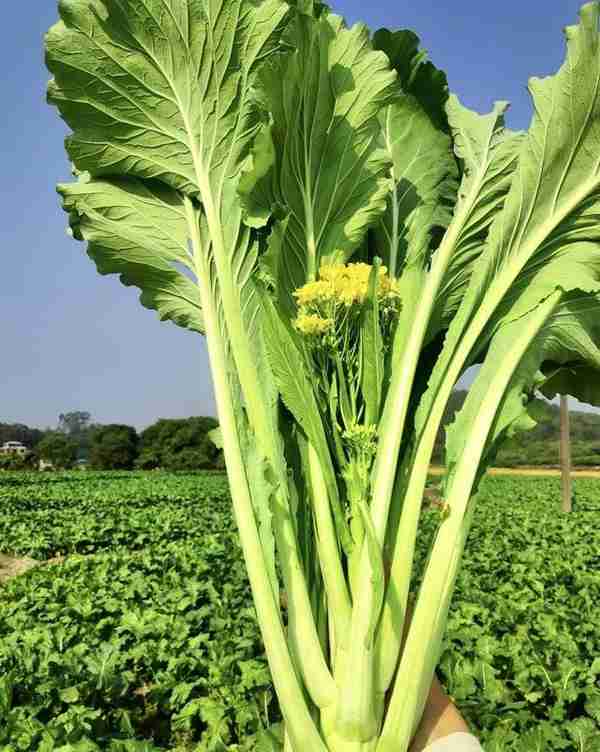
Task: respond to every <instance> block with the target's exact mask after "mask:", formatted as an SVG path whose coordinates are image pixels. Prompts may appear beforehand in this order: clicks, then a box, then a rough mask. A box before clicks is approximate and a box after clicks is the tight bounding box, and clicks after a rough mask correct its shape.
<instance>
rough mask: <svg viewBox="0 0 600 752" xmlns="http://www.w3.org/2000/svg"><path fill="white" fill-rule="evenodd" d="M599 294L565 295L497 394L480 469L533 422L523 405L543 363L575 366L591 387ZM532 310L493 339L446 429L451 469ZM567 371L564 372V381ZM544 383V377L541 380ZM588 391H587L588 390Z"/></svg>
mask: <svg viewBox="0 0 600 752" xmlns="http://www.w3.org/2000/svg"><path fill="white" fill-rule="evenodd" d="M599 312H600V295H596V296H591V295H586V294H581V293H578V292H573V293H569V294H566V295H564V297H563V299H562V301H561V302H560V304H559V306H558V307H557V308H556V310H555V311H554V312H553V313H552V315H551V316H550V317H549V319H548V320H547V322H546V324H545V325H544V327H543V328H542V330H541V331H540V332H539V334H538V335H537V336H536V337H535V339H533V340H532V343H531V346H530V348H529V350H528V351H527V353H526V355H525V356H524V357H523V359H522V361H521V363H520V365H519V367H518V369H517V370H516V372H515V374H514V376H513V378H512V381H511V383H510V385H509V387H508V389H507V390H506V392H505V393H504V394H502V395H500V394H499V395H498V404H499V409H498V412H497V415H496V417H495V420H494V423H493V427H492V430H491V432H490V434H489V436H488V438H487V442H486V448H485V450H484V454H483V456H484V460H483V463H482V468H481V469H482V470H483V469H484V468H485V466H486V465H487V464H488V463H489V462H490V461H491V459H493V456H494V453H495V452H496V451H497V448H498V443H499V442H500V441H501V440H502V439H503V438H504V437H505V436H507V435H511V434H512V433H514V432H515V430H523V429H527V428H532V427H533V426H535V424H536V422H535V420H533V419H532V416H531V414H530V413H528V412H527V403H528V401H529V400H530V399H531V398H532V396H533V392H534V389H535V388H536V387H537V386H538V385H539V383H540V370H542V371H543V368H544V364H545V363H548V362H550V363H555V364H556V363H560V362H561V361H566V362H569V361H571V362H575V363H580V364H581V365H582V366H584V367H586V368H587V369H589V370H590V371H593V372H594V379H593V381H592V383H594V384H596V383H598V380H599V378H600V347H599V345H600V317H599V316H598V313H599ZM534 317H535V310H534V311H532V312H530V313H529V314H527V315H526V316H524V317H522V318H520V319H518V320H516V321H512V322H510V323H507V324H504V325H503V326H502V327H500V329H499V330H498V332H497V334H496V335H495V336H494V337H493V339H492V341H491V343H490V346H489V350H488V353H487V356H486V358H485V360H484V363H483V365H482V367H481V369H480V371H479V373H478V374H477V377H476V378H475V381H474V382H473V385H472V386H471V388H470V390H469V394H468V396H467V399H466V400H465V403H464V405H463V408H462V410H461V411H460V412H459V413H457V416H456V419H455V422H454V423H453V424H452V425H451V426H450V427H448V428H447V429H446V435H447V442H446V447H447V462H448V465H449V467H450V475H451V474H452V467H453V466H454V464H455V463H456V462H457V461H458V459H459V458H460V457H461V456H462V455H463V453H464V449H465V441H467V440H468V436H469V426H470V425H471V423H472V422H473V420H474V419H475V417H476V416H477V415H478V413H479V410H480V408H481V403H482V401H483V399H484V398H486V397H487V396H488V395H489V385H490V382H491V381H492V379H493V377H494V375H495V374H496V372H497V370H498V364H499V363H502V362H503V360H505V359H506V358H507V356H508V355H509V354H510V352H511V349H512V347H513V343H514V342H515V340H516V338H517V336H519V335H521V334H522V333H523V332H524V331H525V330H526V328H527V326H528V323H529V319H533V318H534ZM567 373H568V372H567V370H566V369H565V370H564V378H565V379H566V376H567ZM542 378H543V377H542ZM590 391H591V389H590Z"/></svg>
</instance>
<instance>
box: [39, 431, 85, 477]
mask: <svg viewBox="0 0 600 752" xmlns="http://www.w3.org/2000/svg"><path fill="white" fill-rule="evenodd" d="M78 450H79V446H78V444H77V442H76V441H75V439H72V438H71V437H70V436H67V435H66V434H64V433H61V432H60V431H50V432H48V433H47V434H46V435H45V436H44V438H43V439H42V440H41V441H40V443H39V444H38V445H37V449H36V451H37V454H38V455H39V457H41V459H43V460H48V461H49V462H51V463H52V464H53V465H54V467H56V468H61V469H69V468H70V467H73V465H74V464H75V460H76V459H77V452H78Z"/></svg>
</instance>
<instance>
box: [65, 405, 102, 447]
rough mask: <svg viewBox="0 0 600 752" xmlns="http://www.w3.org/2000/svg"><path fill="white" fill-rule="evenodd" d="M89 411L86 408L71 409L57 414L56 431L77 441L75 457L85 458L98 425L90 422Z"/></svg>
mask: <svg viewBox="0 0 600 752" xmlns="http://www.w3.org/2000/svg"><path fill="white" fill-rule="evenodd" d="M91 417H92V416H91V413H89V412H88V411H87V410H71V412H68V413H60V415H59V416H58V431H60V432H61V433H64V434H66V435H67V436H69V437H70V438H72V439H73V440H74V441H76V442H77V458H78V459H86V458H87V457H88V454H89V449H90V444H91V441H92V436H93V434H94V431H95V430H96V429H97V428H98V427H99V425H98V424H97V423H91V422H90V420H91Z"/></svg>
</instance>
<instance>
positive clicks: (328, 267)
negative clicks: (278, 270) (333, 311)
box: [294, 262, 397, 308]
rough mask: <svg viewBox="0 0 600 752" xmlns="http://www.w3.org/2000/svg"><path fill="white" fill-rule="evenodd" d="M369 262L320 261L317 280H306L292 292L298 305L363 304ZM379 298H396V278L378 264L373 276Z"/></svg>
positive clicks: (367, 281) (366, 290) (369, 270)
mask: <svg viewBox="0 0 600 752" xmlns="http://www.w3.org/2000/svg"><path fill="white" fill-rule="evenodd" d="M372 269H373V267H372V266H371V264H365V263H363V262H357V263H354V264H323V266H321V268H320V269H319V279H318V280H317V281H315V282H307V284H305V285H304V286H303V287H300V288H299V289H298V290H296V291H295V292H294V297H295V298H296V300H297V302H298V305H299V306H308V305H318V304H319V303H328V302H334V303H338V304H341V305H344V306H346V307H348V308H349V307H350V306H352V305H354V304H355V303H358V304H360V303H363V302H364V300H365V298H366V297H367V293H368V290H369V278H370V276H371V271H372ZM377 295H378V297H379V298H393V297H397V291H396V280H392V279H390V278H389V277H388V274H387V268H386V267H385V266H380V267H379V273H378V278H377Z"/></svg>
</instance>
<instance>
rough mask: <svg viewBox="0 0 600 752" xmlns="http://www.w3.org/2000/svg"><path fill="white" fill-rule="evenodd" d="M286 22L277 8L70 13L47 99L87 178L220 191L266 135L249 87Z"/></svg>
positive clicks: (168, 3) (97, 4)
mask: <svg viewBox="0 0 600 752" xmlns="http://www.w3.org/2000/svg"><path fill="white" fill-rule="evenodd" d="M286 12H287V8H286V6H285V5H284V4H283V3H280V2H278V1H277V0H265V2H262V3H259V4H253V3H250V2H246V1H245V0H227V2H225V0H186V1H185V2H180V0H147V1H146V2H144V3H141V4H140V3H139V2H138V1H137V0H94V2H89V1H88V0H70V1H69V2H62V3H61V4H60V13H61V21H60V22H59V23H57V24H56V25H55V26H53V27H52V29H50V31H49V32H48V34H47V37H46V62H47V65H48V67H49V69H50V71H51V72H52V73H53V75H54V79H53V80H52V81H51V82H50V85H49V88H48V98H49V101H50V102H51V103H53V104H55V105H56V106H57V107H58V108H59V110H60V112H61V115H62V117H63V118H64V120H65V121H66V122H67V124H68V125H69V126H70V127H71V128H72V130H73V134H72V135H71V136H70V137H69V138H68V140H67V150H68V152H69V155H70V157H71V159H72V161H73V162H74V163H75V165H76V166H77V168H78V169H79V170H82V171H83V170H87V171H89V172H90V173H91V174H92V175H93V176H98V175H111V176H119V175H129V176H131V175H135V176H137V177H141V178H152V179H159V180H160V181H161V182H163V183H166V184H168V185H170V186H171V187H172V188H174V189H176V190H180V191H181V192H183V193H185V194H188V195H192V196H202V198H203V199H206V198H207V194H208V193H210V192H211V189H212V191H218V190H219V189H220V186H222V184H223V183H224V182H225V181H226V180H227V179H228V178H229V177H230V176H231V175H232V171H233V172H234V173H235V172H236V170H239V168H240V165H241V162H242V161H243V160H244V159H245V157H246V155H247V153H248V149H249V147H250V144H251V143H252V139H253V136H254V134H255V132H256V128H257V127H258V125H259V121H258V119H257V117H256V110H255V107H254V105H253V103H252V102H251V101H250V85H249V84H250V79H251V78H252V76H253V75H254V74H255V69H256V65H257V62H258V61H259V59H260V58H262V57H263V56H264V55H266V54H268V53H269V51H270V50H272V49H273V46H274V44H275V43H276V39H275V38H274V32H275V30H276V29H277V27H278V25H279V23H280V22H281V20H282V18H283V17H284V15H285V13H286Z"/></svg>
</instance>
